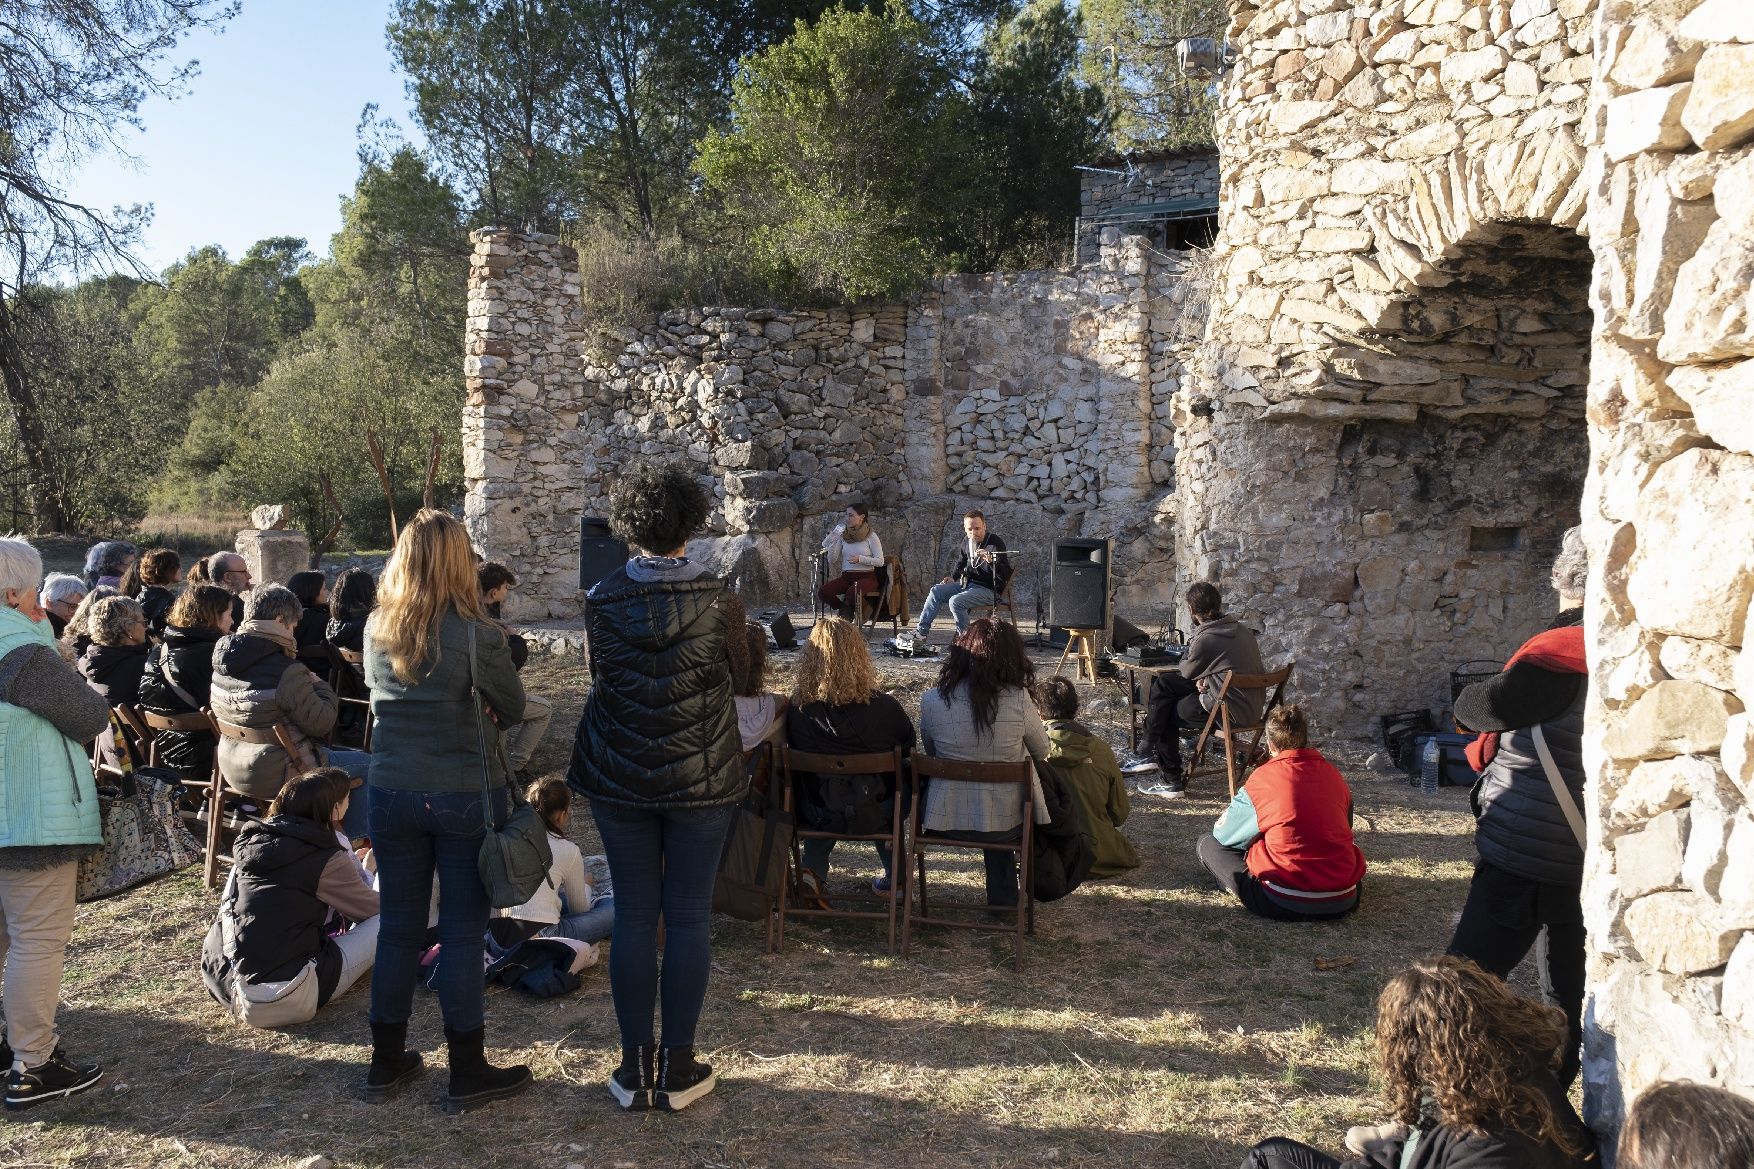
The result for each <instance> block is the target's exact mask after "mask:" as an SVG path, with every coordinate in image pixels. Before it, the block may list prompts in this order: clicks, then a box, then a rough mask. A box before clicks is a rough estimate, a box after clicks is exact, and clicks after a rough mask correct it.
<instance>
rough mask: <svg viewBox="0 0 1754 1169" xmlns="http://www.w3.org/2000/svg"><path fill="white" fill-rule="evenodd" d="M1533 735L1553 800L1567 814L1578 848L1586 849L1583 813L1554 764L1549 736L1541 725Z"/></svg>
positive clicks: (1538, 724) (1567, 820)
mask: <svg viewBox="0 0 1754 1169" xmlns="http://www.w3.org/2000/svg"><path fill="white" fill-rule="evenodd" d="M1532 733H1533V735H1534V738H1535V754H1537V755H1539V756H1540V757H1541V770H1542V771H1545V772H1546V773H1547V782H1548V783H1549V784H1550V785H1552V788H1553V798H1554V799H1555V800H1557V801H1558V802H1559V810H1560V811H1561V812H1564V813H1565V822H1566V823H1567V824H1569V825H1571V834H1572V835H1573V836H1575V837H1577V846H1578V847H1579V848H1584V847H1586V845H1585V844H1584V824H1583V813H1582V812H1580V811H1578V810H1577V801H1576V800H1574V799H1572V798H1571V789H1570V788H1568V787H1566V786H1565V778H1564V777H1563V776H1561V775H1560V774H1559V765H1558V764H1556V763H1554V762H1553V752H1552V751H1549V750H1548V749H1547V736H1546V735H1544V734H1542V733H1541V724H1540V723H1536V724H1535V726H1534V728H1533V731H1532Z"/></svg>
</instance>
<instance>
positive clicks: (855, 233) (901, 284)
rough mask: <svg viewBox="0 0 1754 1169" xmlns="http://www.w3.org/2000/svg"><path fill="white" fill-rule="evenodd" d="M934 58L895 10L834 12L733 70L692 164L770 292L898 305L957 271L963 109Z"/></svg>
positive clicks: (928, 43)
mask: <svg viewBox="0 0 1754 1169" xmlns="http://www.w3.org/2000/svg"><path fill="white" fill-rule="evenodd" d="M944 57H945V55H944V53H943V52H942V45H941V44H940V42H938V41H937V40H936V39H935V38H934V37H933V36H932V34H931V30H930V29H929V28H928V27H927V26H926V25H924V24H922V23H921V22H920V21H919V20H917V19H915V18H914V17H913V16H911V15H909V14H908V13H907V12H906V11H904V10H902V9H901V8H900V7H899V6H898V7H895V8H892V9H890V10H889V11H887V12H884V13H876V12H866V11H848V10H843V9H832V10H830V11H828V12H826V13H824V14H823V16H822V18H821V19H820V20H818V21H817V22H816V23H815V24H810V25H805V24H800V25H799V26H798V28H797V30H796V31H795V32H794V33H793V34H792V36H791V37H789V38H788V39H787V40H785V41H783V42H781V43H780V44H777V45H775V46H773V47H772V48H769V49H766V50H763V51H762V52H760V53H756V54H754V55H752V56H750V57H746V58H745V59H744V60H743V62H742V63H741V64H740V66H739V68H738V71H737V75H736V77H735V78H734V79H733V80H732V83H731V128H730V129H728V130H724V131H714V132H712V133H710V134H708V135H707V136H706V137H705V138H704V139H703V140H702V142H701V144H700V158H699V161H698V162H697V164H696V165H697V167H698V169H699V171H700V174H701V175H702V176H703V177H704V179H705V180H706V183H707V187H708V189H709V190H710V191H711V192H712V193H713V194H714V195H715V196H716V197H717V198H719V199H720V200H722V202H723V204H724V207H725V210H726V213H727V216H728V218H729V220H730V226H731V227H732V229H733V231H734V232H735V233H736V235H737V237H738V238H739V240H740V241H747V247H748V248H749V251H750V254H751V256H752V258H753V259H754V260H755V262H756V263H757V264H758V265H759V266H760V267H761V268H762V269H763V271H764V273H765V275H766V276H767V277H768V278H769V279H770V280H771V281H772V282H773V283H774V285H775V286H776V287H777V288H779V289H782V290H792V289H796V290H802V291H806V292H809V293H814V294H816V295H822V296H828V297H831V298H836V299H857V298H859V297H866V296H883V295H898V294H902V293H905V292H906V291H908V290H910V289H912V288H913V287H915V286H917V285H918V283H919V282H920V281H921V280H922V279H924V278H925V277H927V276H929V275H931V274H932V273H933V272H935V271H940V270H943V269H945V268H946V267H950V266H953V265H954V264H955V263H956V256H955V255H954V252H953V247H954V242H955V236H954V230H955V224H956V222H957V220H958V218H959V217H960V215H959V208H960V207H961V205H962V202H963V200H965V199H966V198H968V197H970V192H969V184H968V182H967V179H968V178H969V177H970V176H969V168H968V157H967V156H968V146H969V143H968V140H967V138H966V133H965V130H966V123H967V110H968V106H967V101H966V99H965V98H964V97H963V96H962V95H961V94H960V93H959V92H958V91H957V89H956V87H955V85H954V84H953V78H952V75H951V73H950V70H949V68H948V67H947V65H946V62H945V59H944Z"/></svg>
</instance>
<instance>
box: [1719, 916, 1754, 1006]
mask: <svg viewBox="0 0 1754 1169" xmlns="http://www.w3.org/2000/svg"><path fill="white" fill-rule="evenodd" d="M1723 1014H1724V1018H1726V1019H1728V1020H1730V1022H1732V1023H1740V1024H1742V1025H1743V1026H1744V1027H1751V1028H1754V933H1746V934H1743V935H1742V940H1741V941H1739V942H1737V943H1736V948H1735V950H1734V951H1732V952H1731V954H1730V961H1729V965H1727V966H1725V967H1724V1005H1723Z"/></svg>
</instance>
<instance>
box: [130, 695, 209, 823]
mask: <svg viewBox="0 0 1754 1169" xmlns="http://www.w3.org/2000/svg"><path fill="white" fill-rule="evenodd" d="M140 719H141V721H142V722H144V723H145V724H146V729H147V730H148V731H149V732H151V735H152V737H151V739H150V740H149V741H148V743H147V750H146V764H147V766H148V767H163V766H164V759H163V756H162V754H161V753H160V751H159V747H158V737H159V736H160V735H161V734H163V733H164V732H166V731H205V732H207V733H208V734H210V735H212V736H213V766H212V767H210V768H209V769H208V772H207V776H206V778H205V779H191V778H189V777H188V776H186V775H185V776H184V777H183V792H184V800H183V804H182V807H181V808H180V811H181V812H182V815H183V821H184V823H186V824H189V825H191V828H193V827H194V826H195V825H197V824H199V825H200V826H201V827H202V833H203V838H205V825H206V821H207V820H208V819H210V818H211V817H212V815H213V800H214V796H215V795H216V793H217V792H218V791H219V730H218V728H216V727H215V726H214V725H213V716H212V715H210V714H208V713H207V712H206V711H204V710H193V711H189V712H188V713H186V714H154V713H153V712H152V711H150V710H143V711H141V712H140Z"/></svg>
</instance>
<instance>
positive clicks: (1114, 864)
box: [1031, 677, 1139, 881]
mask: <svg viewBox="0 0 1754 1169" xmlns="http://www.w3.org/2000/svg"><path fill="white" fill-rule="evenodd" d="M1031 697H1032V698H1034V699H1035V708H1036V709H1037V710H1039V711H1041V717H1042V722H1043V724H1045V725H1046V727H1047V732H1048V766H1050V767H1052V768H1053V769H1054V770H1055V771H1056V772H1057V773H1058V774H1059V776H1060V778H1061V779H1063V780H1065V782H1066V786H1067V787H1068V788H1070V789H1071V791H1072V798H1073V799H1074V800H1075V801H1077V804H1078V818H1079V822H1080V823H1082V824H1083V826H1084V829H1085V831H1086V832H1088V833H1089V834H1090V842H1091V845H1092V847H1093V848H1094V849H1095V852H1096V864H1095V865H1094V866H1093V867H1092V868H1091V870H1090V879H1091V880H1093V881H1100V880H1102V879H1103V878H1105V877H1117V876H1119V875H1120V874H1122V873H1125V872H1129V871H1131V870H1133V869H1136V868H1138V867H1139V853H1138V850H1137V849H1135V848H1134V847H1133V842H1132V841H1130V840H1128V839H1127V838H1126V836H1125V835H1124V834H1123V833H1122V832H1121V825H1122V824H1125V823H1126V822H1127V815H1128V813H1129V812H1131V811H1132V808H1131V806H1130V804H1129V803H1128V801H1127V785H1126V783H1125V782H1124V781H1123V780H1122V779H1121V765H1120V763H1119V762H1118V761H1117V760H1116V759H1115V753H1114V750H1113V749H1112V748H1111V747H1109V745H1108V744H1107V743H1106V742H1104V741H1103V739H1102V737H1101V736H1100V735H1097V734H1093V733H1092V732H1091V731H1090V730H1089V729H1088V728H1087V727H1085V726H1084V725H1083V724H1082V723H1079V722H1076V721H1074V720H1075V719H1076V718H1077V717H1078V688H1077V687H1076V686H1074V685H1072V683H1071V682H1069V681H1067V680H1066V679H1064V678H1060V677H1053V678H1049V679H1047V680H1046V681H1044V682H1038V683H1036V685H1035V689H1034V690H1033V691H1032V692H1031Z"/></svg>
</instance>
